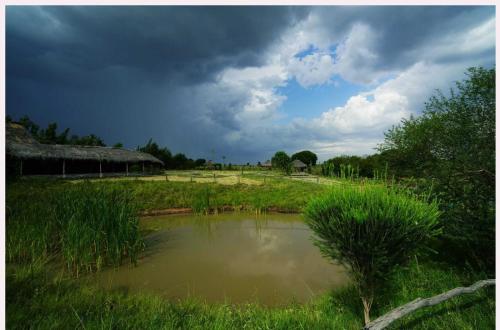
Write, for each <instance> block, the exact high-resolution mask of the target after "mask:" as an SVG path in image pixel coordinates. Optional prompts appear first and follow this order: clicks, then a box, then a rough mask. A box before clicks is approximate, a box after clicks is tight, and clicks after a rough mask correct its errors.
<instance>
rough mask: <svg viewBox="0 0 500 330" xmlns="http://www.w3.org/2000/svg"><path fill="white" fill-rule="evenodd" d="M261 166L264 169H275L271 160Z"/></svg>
mask: <svg viewBox="0 0 500 330" xmlns="http://www.w3.org/2000/svg"><path fill="white" fill-rule="evenodd" d="M260 166H261V167H264V168H271V167H273V165H272V164H271V161H270V160H268V161H266V162H265V163H264V164H261V165H260Z"/></svg>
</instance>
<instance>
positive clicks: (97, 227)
mask: <svg viewBox="0 0 500 330" xmlns="http://www.w3.org/2000/svg"><path fill="white" fill-rule="evenodd" d="M55 221H56V223H57V226H58V228H59V229H60V248H61V253H62V255H63V257H64V260H65V261H66V263H67V265H68V268H70V269H72V270H73V271H75V272H76V273H77V274H78V272H79V271H80V270H81V269H82V268H83V269H86V270H89V271H92V270H96V269H100V268H101V267H102V266H103V265H105V264H112V265H118V264H120V263H121V262H122V260H123V258H124V257H128V258H130V260H131V261H132V262H135V261H136V259H137V255H138V253H139V251H140V250H141V249H142V248H143V242H142V240H141V238H140V235H139V228H138V226H139V219H138V216H137V207H136V205H135V203H134V202H133V200H132V198H131V195H130V194H129V193H128V192H127V191H126V190H125V191H120V190H117V189H109V188H108V189H106V187H104V186H99V187H95V186H94V185H92V184H91V183H84V184H82V185H77V186H76V187H75V188H74V189H71V190H69V191H67V192H66V193H64V194H62V195H60V196H58V198H57V199H56V200H55Z"/></svg>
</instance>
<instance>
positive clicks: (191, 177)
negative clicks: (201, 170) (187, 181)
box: [191, 174, 193, 182]
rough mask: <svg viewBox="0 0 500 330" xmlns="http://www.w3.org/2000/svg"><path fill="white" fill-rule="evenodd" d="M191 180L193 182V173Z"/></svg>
mask: <svg viewBox="0 0 500 330" xmlns="http://www.w3.org/2000/svg"><path fill="white" fill-rule="evenodd" d="M191 182H193V175H192V174H191Z"/></svg>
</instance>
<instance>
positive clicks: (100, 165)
mask: <svg viewBox="0 0 500 330" xmlns="http://www.w3.org/2000/svg"><path fill="white" fill-rule="evenodd" d="M99 177H100V178H102V162H101V161H99Z"/></svg>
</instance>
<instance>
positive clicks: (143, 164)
mask: <svg viewBox="0 0 500 330" xmlns="http://www.w3.org/2000/svg"><path fill="white" fill-rule="evenodd" d="M142 174H144V162H142Z"/></svg>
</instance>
